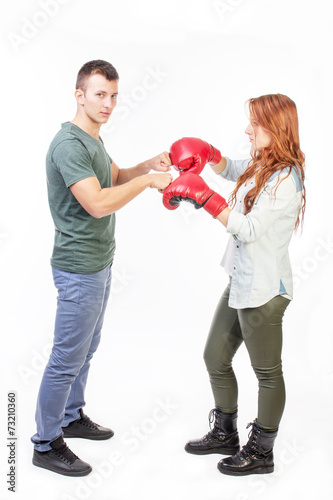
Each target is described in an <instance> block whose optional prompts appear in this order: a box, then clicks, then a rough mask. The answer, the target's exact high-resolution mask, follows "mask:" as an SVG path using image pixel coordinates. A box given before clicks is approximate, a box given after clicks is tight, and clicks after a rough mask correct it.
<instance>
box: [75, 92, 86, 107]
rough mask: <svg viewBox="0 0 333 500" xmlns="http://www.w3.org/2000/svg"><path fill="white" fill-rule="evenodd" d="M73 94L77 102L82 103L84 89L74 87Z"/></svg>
mask: <svg viewBox="0 0 333 500" xmlns="http://www.w3.org/2000/svg"><path fill="white" fill-rule="evenodd" d="M74 96H75V99H76V100H77V103H78V104H84V91H83V90H82V89H76V90H75V92H74Z"/></svg>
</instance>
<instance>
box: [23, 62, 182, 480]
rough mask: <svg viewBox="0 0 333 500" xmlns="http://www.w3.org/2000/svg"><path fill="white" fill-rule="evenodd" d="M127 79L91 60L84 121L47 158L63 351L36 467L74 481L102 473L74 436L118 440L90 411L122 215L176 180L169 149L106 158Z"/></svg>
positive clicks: (80, 89)
mask: <svg viewBox="0 0 333 500" xmlns="http://www.w3.org/2000/svg"><path fill="white" fill-rule="evenodd" d="M118 79H119V76H118V73H117V71H116V70H115V68H114V67H113V66H112V65H111V64H109V63H108V62H105V61H101V60H96V61H90V62H88V63H86V64H85V65H84V66H83V67H82V68H81V69H80V71H79V73H78V77H77V83H76V91H75V97H76V100H77V112H76V115H75V118H74V119H73V121H72V122H67V123H64V124H63V125H62V128H61V130H60V131H59V132H58V133H57V135H56V136H55V138H54V139H53V141H52V143H51V145H50V148H49V151H48V154H47V158H46V170H47V185H48V196H49V205H50V210H51V214H52V217H53V220H54V223H55V240H54V249H53V254H52V258H51V265H52V272H53V279H54V283H55V286H56V288H57V289H58V305H57V312H56V321H55V333H54V343H53V349H52V352H51V355H50V359H49V361H48V364H47V366H46V368H45V372H44V375H43V378H42V382H41V386H40V390H39V395H38V401H37V409H36V424H37V432H36V434H35V435H34V436H33V437H32V442H33V443H34V445H35V449H34V455H33V464H34V465H36V466H38V467H42V468H45V469H48V470H51V471H53V472H57V473H59V474H63V475H67V476H84V475H86V474H89V473H90V472H91V470H92V468H91V466H90V465H89V464H87V463H86V462H84V461H82V460H80V459H79V458H78V457H77V456H76V455H75V454H74V453H73V452H72V451H71V450H70V449H69V448H68V446H67V445H66V443H65V442H64V439H63V438H64V437H81V438H85V439H95V440H100V439H109V438H111V437H112V436H113V431H112V430H111V429H108V428H104V427H102V426H100V425H98V424H96V423H94V422H93V421H92V420H90V418H89V417H87V416H86V415H85V414H84V412H83V410H82V408H83V407H84V405H85V400H84V391H85V386H86V382H87V377H88V371H89V365H90V360H91V358H92V356H93V354H94V352H95V351H96V349H97V347H98V344H99V341H100V335H101V328H102V324H103V318H104V313H105V309H106V305H107V301H108V297H109V292H110V284H111V265H112V261H113V256H114V251H115V239H114V227H115V212H116V211H117V210H119V209H120V208H121V207H123V206H124V205H126V204H127V203H129V202H130V201H131V200H132V199H133V198H135V197H136V196H137V195H139V194H140V193H141V192H143V191H144V190H145V189H146V188H148V187H151V188H155V189H158V190H160V191H163V190H164V189H165V188H166V187H167V186H168V185H169V184H170V183H171V181H172V177H171V174H170V173H167V172H168V171H169V169H170V165H171V162H170V158H169V155H168V153H162V154H161V155H159V156H156V157H154V158H152V159H150V160H147V161H144V162H143V163H140V164H138V165H137V166H136V167H133V168H129V169H120V168H118V166H117V165H116V164H115V163H114V162H113V161H112V160H111V158H110V156H109V155H108V153H107V152H106V150H105V148H104V145H103V141H102V139H101V138H100V137H99V132H100V128H101V126H102V124H103V123H106V122H107V121H108V119H109V118H110V115H111V113H112V111H113V109H114V107H115V106H116V103H117V95H118ZM150 170H155V171H157V172H160V173H152V174H149V173H148V172H149V171H150Z"/></svg>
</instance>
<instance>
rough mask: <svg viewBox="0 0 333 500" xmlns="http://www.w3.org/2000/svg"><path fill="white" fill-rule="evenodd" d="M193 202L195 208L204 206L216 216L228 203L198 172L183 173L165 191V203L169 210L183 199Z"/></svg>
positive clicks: (174, 207) (176, 206)
mask: <svg viewBox="0 0 333 500" xmlns="http://www.w3.org/2000/svg"><path fill="white" fill-rule="evenodd" d="M183 200H185V201H189V202H191V203H193V205H194V206H195V208H201V207H203V208H204V209H205V210H206V211H207V212H208V213H209V214H210V215H212V216H213V217H214V218H216V217H217V216H218V215H219V214H220V213H221V212H222V210H224V209H225V208H227V207H228V203H227V202H226V201H225V199H224V198H222V196H220V195H219V194H217V193H215V191H213V190H212V189H210V187H209V186H207V184H206V183H205V181H204V180H203V179H202V178H201V177H200V176H199V175H196V174H191V173H190V174H183V175H181V176H179V177H178V178H177V179H176V180H174V181H173V182H172V183H171V184H170V185H169V186H168V187H167V188H166V190H165V191H164V193H163V204H164V206H165V207H166V208H168V209H169V210H175V209H176V208H178V207H179V204H180V202H181V201H183Z"/></svg>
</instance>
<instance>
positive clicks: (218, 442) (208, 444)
mask: <svg viewBox="0 0 333 500" xmlns="http://www.w3.org/2000/svg"><path fill="white" fill-rule="evenodd" d="M214 420H215V421H214ZM213 421H214V427H213V429H212V428H211V425H212V423H213ZM209 426H210V428H211V430H210V431H209V432H208V434H206V435H205V436H203V437H202V438H201V439H197V440H194V441H189V442H188V443H187V444H186V445H185V450H186V451H187V452H188V453H193V454H195V455H208V454H210V453H221V454H222V455H233V454H234V453H237V451H238V450H239V437H238V432H237V412H235V413H223V412H222V411H221V410H218V409H217V408H214V409H213V410H211V411H210V413H209Z"/></svg>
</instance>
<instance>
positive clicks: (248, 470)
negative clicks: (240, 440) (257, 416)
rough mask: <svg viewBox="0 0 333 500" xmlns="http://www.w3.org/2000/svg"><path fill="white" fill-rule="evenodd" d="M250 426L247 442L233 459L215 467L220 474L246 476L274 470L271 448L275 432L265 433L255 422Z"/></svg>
mask: <svg viewBox="0 0 333 500" xmlns="http://www.w3.org/2000/svg"><path fill="white" fill-rule="evenodd" d="M250 426H252V429H251V431H250V434H249V440H248V442H247V444H246V445H245V446H243V448H242V449H241V450H240V451H239V452H238V453H237V454H236V455H234V456H233V457H228V458H224V459H223V460H220V462H219V463H218V465H217V468H218V469H219V471H220V472H222V474H228V475H229V476H247V475H249V474H269V473H270V472H273V470H274V459H273V446H274V441H275V438H276V436H277V431H273V432H270V431H266V430H264V429H262V428H261V427H259V425H258V424H257V421H256V420H255V421H254V422H251V423H250V424H248V426H247V427H250Z"/></svg>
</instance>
